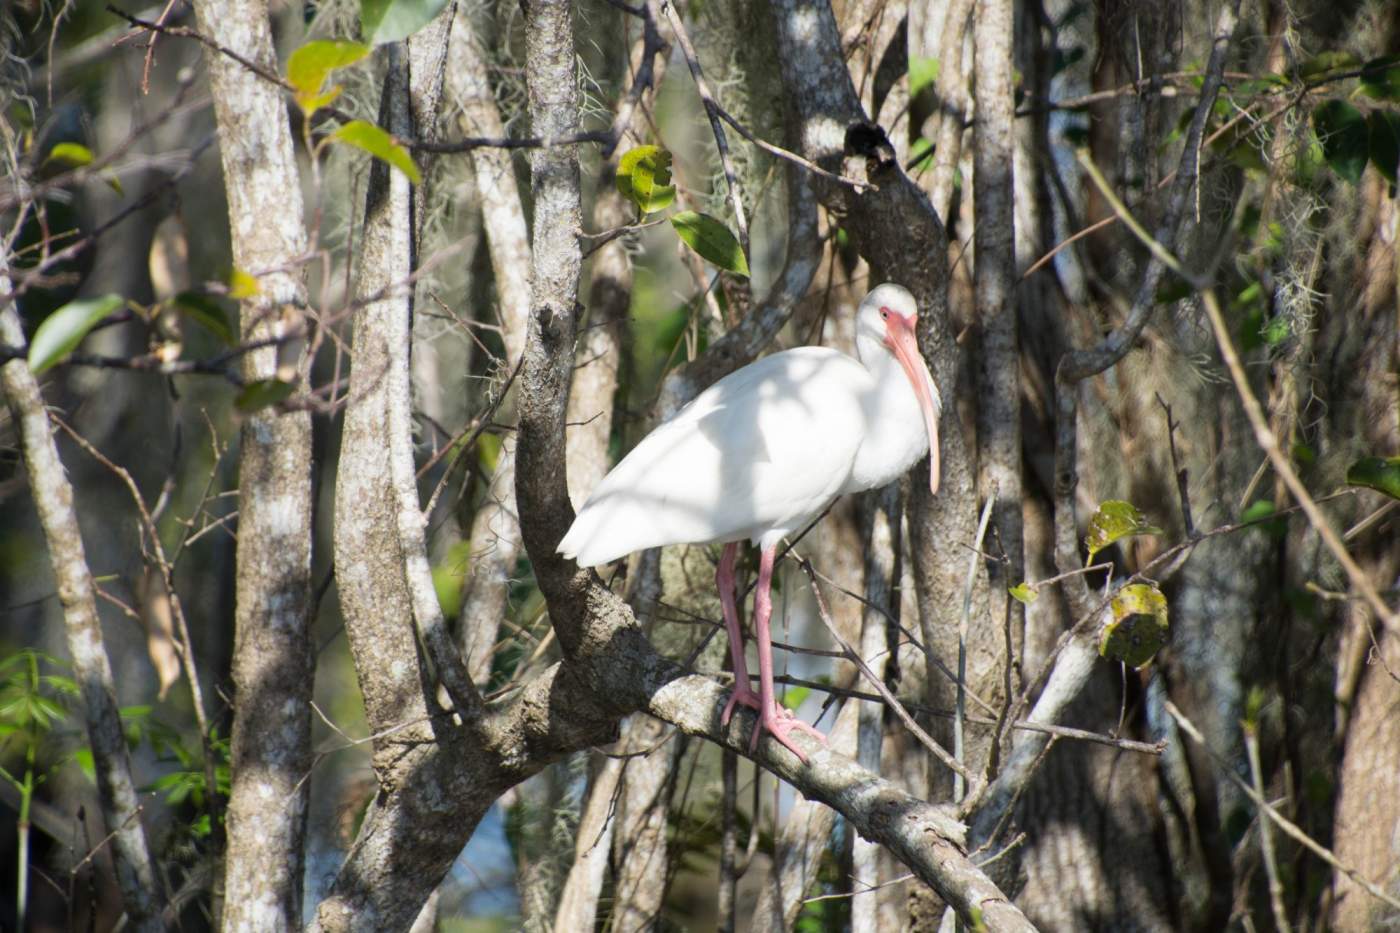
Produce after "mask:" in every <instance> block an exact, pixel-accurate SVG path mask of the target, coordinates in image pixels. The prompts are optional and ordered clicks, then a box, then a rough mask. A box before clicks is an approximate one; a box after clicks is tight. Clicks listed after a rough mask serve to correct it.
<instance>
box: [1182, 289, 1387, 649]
mask: <svg viewBox="0 0 1400 933" xmlns="http://www.w3.org/2000/svg"><path fill="white" fill-rule="evenodd" d="M1201 303H1202V304H1203V305H1204V306H1205V309H1206V315H1207V316H1208V317H1209V318H1210V325H1211V328H1212V329H1214V331H1215V342H1216V343H1217V344H1218V345H1219V347H1220V355H1221V357H1222V358H1223V359H1224V360H1225V366H1226V368H1227V369H1229V371H1230V378H1231V379H1233V380H1234V383H1235V391H1236V392H1238V393H1239V396H1240V401H1241V402H1242V403H1243V404H1244V411H1245V414H1246V415H1247V416H1248V417H1249V423H1250V426H1251V427H1253V428H1254V439H1255V440H1256V441H1257V442H1258V444H1259V446H1260V447H1262V448H1263V450H1264V453H1266V454H1268V456H1269V460H1270V461H1271V462H1272V463H1273V465H1274V471H1275V472H1277V473H1278V475H1279V477H1280V478H1281V479H1282V480H1283V483H1284V485H1285V486H1287V487H1288V491H1289V492H1291V493H1292V494H1293V496H1294V498H1296V499H1297V500H1298V506H1299V508H1301V509H1302V510H1303V513H1304V514H1305V515H1307V517H1308V521H1309V522H1310V523H1312V526H1313V528H1314V530H1316V531H1317V533H1318V535H1319V536H1320V537H1321V538H1322V541H1323V543H1324V544H1326V545H1327V549H1328V550H1329V551H1331V552H1332V556H1333V557H1335V558H1337V562H1338V563H1339V564H1341V565H1342V569H1343V570H1345V571H1346V574H1347V577H1348V578H1349V579H1350V580H1351V585H1352V586H1354V587H1356V589H1357V590H1358V591H1360V593H1361V595H1362V596H1364V597H1366V601H1367V602H1368V603H1370V604H1371V608H1372V609H1373V610H1374V611H1375V613H1376V616H1377V618H1379V619H1380V620H1381V622H1382V623H1384V624H1385V626H1386V627H1387V628H1389V629H1390V630H1391V631H1392V632H1394V633H1396V634H1400V616H1398V615H1397V614H1396V612H1395V610H1393V609H1391V608H1390V607H1389V606H1388V605H1386V603H1385V601H1384V600H1383V599H1381V596H1380V594H1379V593H1378V592H1376V587H1375V585H1374V584H1372V583H1371V579H1370V577H1368V576H1366V572H1365V571H1364V570H1362V569H1361V567H1360V565H1359V564H1357V563H1356V559H1355V558H1354V557H1352V556H1351V553H1350V552H1349V551H1348V550H1347V549H1346V545H1345V544H1343V543H1342V539H1341V538H1340V537H1339V536H1338V535H1337V532H1336V529H1334V528H1333V527H1332V525H1331V523H1329V522H1328V521H1327V519H1326V518H1325V517H1324V516H1323V514H1322V511H1321V510H1320V509H1319V508H1318V507H1317V502H1316V501H1315V500H1314V499H1313V497H1312V495H1311V494H1310V493H1309V492H1308V490H1307V487H1306V486H1304V485H1303V481H1302V480H1300V479H1299V478H1298V472H1297V471H1296V470H1294V469H1293V464H1292V463H1290V462H1289V461H1288V457H1287V456H1285V455H1284V453H1283V450H1282V449H1281V448H1280V447H1279V443H1278V437H1277V436H1276V435H1275V434H1274V432H1273V429H1271V428H1270V427H1269V420H1268V418H1266V417H1265V415H1264V409H1263V407H1262V406H1261V405H1260V404H1259V399H1257V398H1255V396H1254V390H1253V389H1251V388H1250V387H1249V377H1248V376H1247V375H1245V371H1244V364H1243V363H1241V362H1240V358H1239V354H1237V353H1236V352H1235V344H1234V341H1233V340H1232V339H1231V337H1230V330H1229V328H1228V327H1227V326H1226V324H1225V315H1224V313H1223V312H1222V311H1221V310H1220V301H1219V299H1217V298H1216V297H1215V291H1214V289H1209V288H1207V289H1205V290H1203V291H1202V292H1201Z"/></svg>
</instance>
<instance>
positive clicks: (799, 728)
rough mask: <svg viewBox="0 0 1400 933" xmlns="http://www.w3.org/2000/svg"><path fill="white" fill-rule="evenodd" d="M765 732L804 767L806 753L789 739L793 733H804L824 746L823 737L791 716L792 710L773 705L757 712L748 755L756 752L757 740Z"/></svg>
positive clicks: (824, 740)
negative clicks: (794, 756) (756, 720)
mask: <svg viewBox="0 0 1400 933" xmlns="http://www.w3.org/2000/svg"><path fill="white" fill-rule="evenodd" d="M765 730H766V731H767V732H768V733H769V734H770V735H771V736H773V738H775V739H777V740H778V742H780V743H781V744H782V745H783V747H784V748H786V749H787V750H788V751H790V752H792V753H793V754H794V755H796V756H797V757H798V759H799V760H800V761H801V762H802V763H803V764H804V765H805V764H807V753H806V752H804V751H803V750H802V749H800V748H798V747H797V744H796V743H795V742H793V740H792V739H791V738H790V736H791V734H792V733H793V732H794V731H796V732H805V733H807V734H808V735H810V736H811V737H812V738H814V739H816V740H817V741H819V742H821V743H822V744H823V745H825V744H826V736H825V735H822V733H821V732H820V731H818V730H817V729H816V728H815V727H813V726H809V725H807V724H806V723H805V722H803V721H802V720H800V719H798V718H797V717H796V716H795V715H793V712H792V710H790V709H788V708H786V707H783V706H778V705H777V704H776V703H775V704H773V705H771V706H769V707H768V708H767V709H762V710H759V714H758V722H757V723H756V724H755V725H754V728H753V735H752V736H751V737H750V739H749V754H753V753H754V752H756V751H757V750H758V739H759V737H760V736H761V735H763V733H764V731H765Z"/></svg>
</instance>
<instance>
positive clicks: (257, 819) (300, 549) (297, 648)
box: [195, 0, 315, 930]
mask: <svg viewBox="0 0 1400 933" xmlns="http://www.w3.org/2000/svg"><path fill="white" fill-rule="evenodd" d="M195 14H196V17H197V21H198V24H199V28H200V30H201V31H202V32H203V33H204V34H205V35H207V36H209V37H210V38H211V39H213V40H215V41H217V42H219V43H220V44H222V45H224V46H226V47H228V48H230V49H232V50H233V51H235V52H237V53H238V54H240V55H242V56H243V57H244V58H246V59H248V60H249V61H252V62H254V63H256V64H258V65H260V66H262V67H264V68H268V69H271V70H273V71H277V70H278V69H277V56H276V52H275V50H274V49H273V44H272V29H271V23H270V22H269V20H268V11H267V5H266V3H265V2H262V0H252V2H236V0H201V2H199V3H197V4H196V5H195ZM207 60H208V66H209V76H210V87H211V91H212V93H213V97H214V111H215V115H216V117H217V119H218V128H219V154H220V157H221V159H222V162H223V168H224V189H225V191H226V192H227V195H228V208H229V228H230V232H231V234H232V247H233V261H234V263H235V265H236V266H237V267H238V268H239V269H242V270H244V271H245V272H248V273H250V274H252V275H256V276H258V284H259V292H258V294H257V295H255V296H253V297H252V298H249V299H247V300H245V301H244V302H242V306H241V308H240V312H241V315H240V316H241V337H242V339H243V340H244V341H255V340H265V339H267V338H269V337H274V336H285V335H288V334H291V333H295V332H296V331H297V330H299V329H304V328H306V327H307V326H308V324H307V318H306V289H305V286H304V284H303V281H302V274H301V271H300V268H299V265H298V264H299V262H300V260H301V258H302V256H303V254H304V253H305V252H306V230H305V226H304V224H303V221H302V200H301V186H300V181H299V176H298V173H297V166H296V161H295V159H294V157H293V154H292V139H291V131H290V128H289V126H288V122H287V113H286V104H285V102H284V100H283V97H282V93H281V91H280V90H279V89H278V88H276V87H274V86H272V85H270V84H268V83H267V82H266V81H264V80H263V79H261V78H260V77H258V76H256V75H254V74H253V73H252V72H251V71H249V70H248V69H247V68H245V67H244V66H243V65H241V64H239V63H238V62H235V61H233V60H232V59H230V58H227V57H225V56H223V55H218V54H210V55H208V56H207ZM274 270H275V271H274ZM304 337H305V334H304V333H302V334H301V335H300V337H299V338H297V339H296V340H295V341H294V342H293V343H291V344H290V345H289V346H285V347H267V348H264V349H262V350H257V351H254V352H253V353H249V354H248V355H246V356H245V357H244V358H243V374H244V377H245V378H246V379H248V380H255V379H268V378H272V377H275V376H277V375H278V373H279V359H290V360H291V362H292V367H293V368H294V369H295V370H296V371H297V372H300V371H301V370H302V366H303V360H301V359H299V358H297V357H299V356H300V354H299V352H298V351H297V348H298V347H299V346H300V345H301V344H302V342H303V341H304ZM285 375H287V374H286V373H285V372H284V373H283V376H285ZM311 512H312V500H311V416H310V415H309V414H308V413H306V412H293V413H286V414H279V413H278V412H277V411H275V410H273V409H264V410H263V411H260V412H257V413H255V414H253V415H252V416H250V417H249V418H248V419H247V420H246V421H244V423H243V429H242V442H241V455H240V464H239V499H238V545H237V554H236V561H237V578H236V583H235V588H236V592H235V602H236V608H235V623H234V624H235V644H234V658H233V681H234V685H235V687H236V690H237V696H236V701H235V707H234V725H233V735H232V749H231V756H232V760H231V764H232V773H233V787H232V790H231V792H230V796H229V806H228V819H227V828H228V839H229V847H228V855H227V859H226V868H225V875H224V895H225V897H226V910H225V913H224V916H223V923H224V928H225V929H228V930H253V929H257V930H284V929H295V928H296V927H297V926H298V925H299V924H300V922H301V906H302V905H301V890H302V876H303V873H304V872H303V858H304V853H303V849H304V840H305V830H306V801H307V792H308V790H309V783H308V782H307V781H305V780H304V777H305V775H306V773H307V771H308V770H309V769H310V765H311V712H310V705H309V700H310V698H311V686H312V682H313V679H314V672H315V667H314V660H315V659H314V658H313V656H312V653H311V641H310V623H311V620H310V618H309V612H308V610H309V607H310V579H311Z"/></svg>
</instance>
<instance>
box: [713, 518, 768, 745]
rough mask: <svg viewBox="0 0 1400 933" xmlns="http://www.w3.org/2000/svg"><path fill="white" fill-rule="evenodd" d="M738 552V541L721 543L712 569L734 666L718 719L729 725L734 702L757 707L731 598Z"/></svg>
mask: <svg viewBox="0 0 1400 933" xmlns="http://www.w3.org/2000/svg"><path fill="white" fill-rule="evenodd" d="M738 556H739V542H737V541H733V542H730V543H729V544H726V545H725V546H724V553H723V554H721V555H720V558H719V570H717V571H716V572H715V585H716V586H718V587H719V604H720V608H721V609H722V610H723V611H724V627H725V628H727V629H728V630H729V657H730V660H731V661H733V668H734V692H733V693H732V694H731V695H730V697H729V702H728V703H726V704H725V705H724V715H723V716H721V717H720V723H722V724H723V725H726V726H727V725H729V717H730V716H732V715H734V706H735V704H737V703H742V704H744V705H745V706H747V707H749V708H751V709H758V708H759V706H758V694H757V693H754V692H753V686H752V685H751V684H750V683H749V666H748V664H746V663H745V662H744V633H743V632H741V631H739V610H738V608H737V606H736V605H735V602H734V595H735V588H734V561H735V560H736V559H737V558H738Z"/></svg>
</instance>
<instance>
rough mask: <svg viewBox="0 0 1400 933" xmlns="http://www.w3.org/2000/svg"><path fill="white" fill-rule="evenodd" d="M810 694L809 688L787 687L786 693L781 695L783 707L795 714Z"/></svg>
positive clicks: (810, 689)
mask: <svg viewBox="0 0 1400 933" xmlns="http://www.w3.org/2000/svg"><path fill="white" fill-rule="evenodd" d="M811 694H812V688H811V687H788V688H787V692H785V693H784V694H783V706H785V707H787V708H788V709H790V710H792V711H793V712H794V713H795V712H797V708H798V707H799V706H801V705H802V704H803V703H804V702H806V700H807V697H809V696H811Z"/></svg>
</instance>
